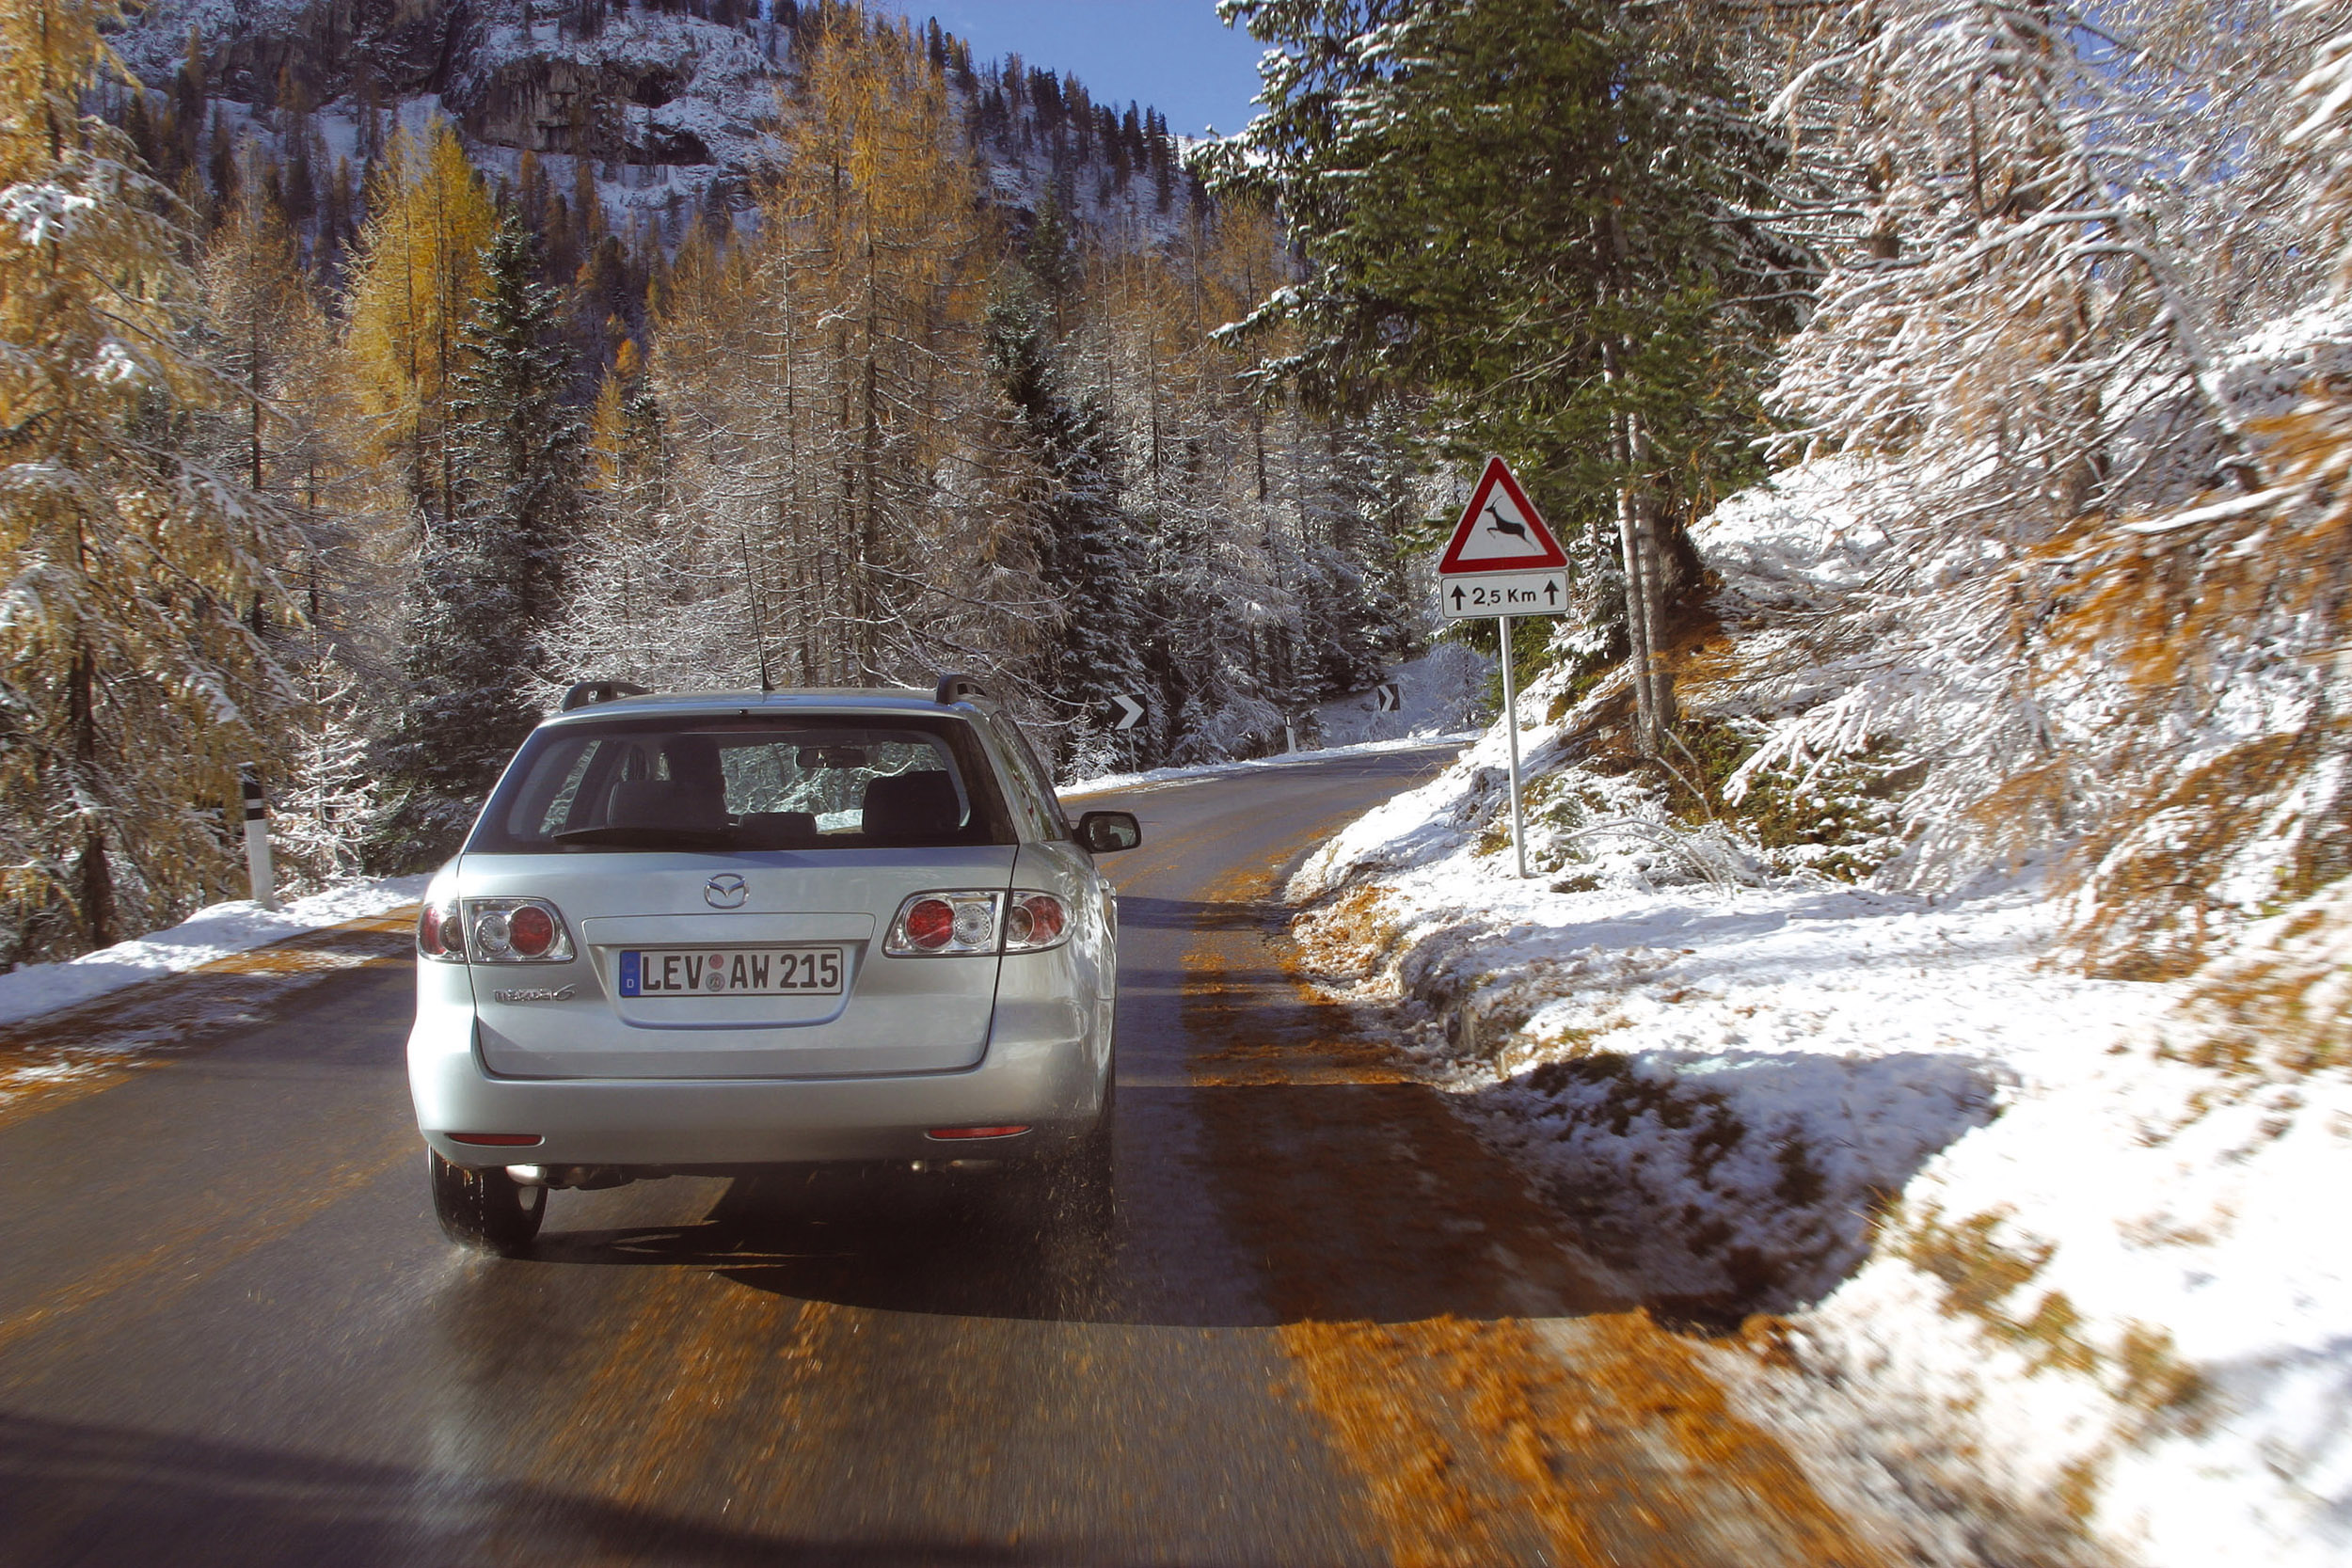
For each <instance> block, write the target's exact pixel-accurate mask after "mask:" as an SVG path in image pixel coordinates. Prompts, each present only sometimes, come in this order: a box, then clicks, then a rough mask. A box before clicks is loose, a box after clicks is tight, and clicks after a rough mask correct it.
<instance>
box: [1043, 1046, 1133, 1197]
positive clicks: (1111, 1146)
mask: <svg viewBox="0 0 2352 1568" xmlns="http://www.w3.org/2000/svg"><path fill="white" fill-rule="evenodd" d="M1118 1126H1119V1073H1118V1071H1117V1069H1115V1068H1114V1069H1110V1070H1109V1071H1107V1072H1105V1074H1104V1079H1103V1109H1102V1111H1101V1112H1100V1113H1099V1114H1098V1115H1097V1116H1096V1117H1095V1118H1094V1125H1093V1126H1092V1127H1090V1128H1089V1129H1088V1130H1087V1131H1086V1132H1085V1133H1084V1134H1083V1135H1082V1136H1080V1137H1079V1138H1078V1140H1077V1141H1076V1142H1074V1143H1073V1144H1072V1145H1070V1147H1069V1148H1067V1149H1066V1150H1064V1151H1063V1153H1062V1155H1061V1157H1060V1159H1059V1160H1057V1162H1056V1169H1055V1172H1054V1187H1055V1189H1056V1192H1055V1198H1056V1204H1055V1207H1056V1208H1057V1210H1058V1211H1059V1212H1061V1214H1062V1215H1063V1216H1064V1217H1066V1218H1068V1219H1070V1220H1073V1221H1075V1222H1076V1224H1077V1225H1078V1227H1080V1228H1081V1229H1082V1230H1085V1231H1088V1232H1090V1233H1094V1232H1107V1231H1108V1230H1109V1228H1110V1225H1111V1219H1112V1215H1113V1212H1114V1210H1115V1209H1116V1207H1117V1202H1118V1171H1117V1165H1118V1160H1117V1155H1118V1145H1117V1142H1116V1139H1117V1135H1118Z"/></svg>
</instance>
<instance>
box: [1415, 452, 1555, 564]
mask: <svg viewBox="0 0 2352 1568" xmlns="http://www.w3.org/2000/svg"><path fill="white" fill-rule="evenodd" d="M1567 563H1568V557H1567V552H1565V550H1563V549H1561V547H1560V541H1559V540H1557V539H1554V538H1553V537H1552V536H1551V530H1549V529H1548V528H1546V527H1545V526H1544V520H1543V518H1541V517H1539V516H1537V515H1536V514H1535V503H1534V501H1531V500H1529V499H1527V492H1526V491H1524V490H1522V489H1520V488H1519V482H1518V480H1516V479H1513V478H1512V477H1511V470H1510V468H1509V467H1507V466H1505V464H1504V463H1503V461H1502V458H1500V457H1489V458H1488V459H1486V472H1485V473H1483V474H1481V475H1480V476H1479V478H1478V488H1477V489H1475V490H1473V491H1471V492H1470V506H1469V507H1468V508H1467V509H1466V510H1465V511H1464V512H1463V513H1462V520H1461V521H1460V522H1458V523H1456V524H1454V537H1453V538H1452V539H1450V540H1448V541H1447V542H1446V546H1445V554H1444V555H1442V556H1440V557H1439V558H1438V575H1439V576H1440V577H1459V576H1463V575H1465V574H1467V573H1471V572H1540V571H1543V570H1545V569H1546V568H1548V567H1557V566H1565V565H1566V564H1567Z"/></svg>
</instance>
